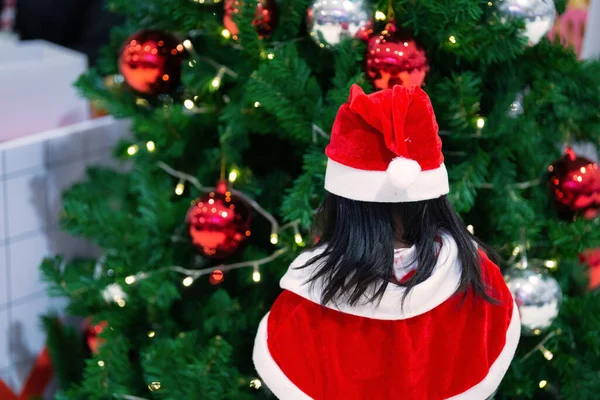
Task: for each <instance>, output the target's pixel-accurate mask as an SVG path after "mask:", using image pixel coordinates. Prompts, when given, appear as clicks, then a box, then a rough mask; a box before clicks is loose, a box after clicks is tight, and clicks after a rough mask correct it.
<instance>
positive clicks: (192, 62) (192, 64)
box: [188, 60, 196, 68]
mask: <svg viewBox="0 0 600 400" xmlns="http://www.w3.org/2000/svg"><path fill="white" fill-rule="evenodd" d="M188 65H189V66H190V67H191V68H193V67H194V65H196V60H190V61H189V62H188Z"/></svg>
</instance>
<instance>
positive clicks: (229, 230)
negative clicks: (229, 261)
mask: <svg viewBox="0 0 600 400" xmlns="http://www.w3.org/2000/svg"><path fill="white" fill-rule="evenodd" d="M250 217H251V214H250V209H249V208H248V205H247V204H246V203H245V202H244V201H242V200H241V199H237V198H236V197H235V196H233V195H232V193H231V192H229V191H228V189H227V184H226V183H225V182H224V181H221V182H219V184H218V185H217V188H216V190H215V191H214V192H211V193H209V194H207V195H206V196H203V197H201V198H199V199H197V200H196V201H194V203H193V204H192V207H191V208H190V209H189V211H188V213H187V223H188V224H189V232H190V236H191V238H192V241H193V243H194V245H195V246H196V247H197V249H198V251H199V252H200V253H201V254H202V255H204V256H205V257H208V258H212V259H215V260H219V259H223V258H227V257H229V256H231V255H232V254H233V253H235V252H236V250H237V249H238V248H239V247H240V245H241V244H242V242H243V241H244V240H245V239H246V238H247V237H248V236H250V231H249V228H250Z"/></svg>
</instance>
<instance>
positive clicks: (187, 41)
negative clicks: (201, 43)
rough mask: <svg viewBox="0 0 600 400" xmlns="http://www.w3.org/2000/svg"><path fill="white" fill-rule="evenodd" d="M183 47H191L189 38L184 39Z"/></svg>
mask: <svg viewBox="0 0 600 400" xmlns="http://www.w3.org/2000/svg"><path fill="white" fill-rule="evenodd" d="M183 47H185V48H186V49H188V50H189V49H191V48H192V42H191V41H190V40H189V39H185V40H184V41H183Z"/></svg>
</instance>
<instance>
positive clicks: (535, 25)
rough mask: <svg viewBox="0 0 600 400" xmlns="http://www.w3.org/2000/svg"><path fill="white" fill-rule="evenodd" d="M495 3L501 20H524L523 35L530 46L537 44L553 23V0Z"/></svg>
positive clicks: (503, 0) (554, 10) (516, 0)
mask: <svg viewBox="0 0 600 400" xmlns="http://www.w3.org/2000/svg"><path fill="white" fill-rule="evenodd" d="M496 5H497V10H498V13H499V14H500V17H501V20H502V19H505V18H521V19H523V20H524V21H525V32H524V35H525V37H527V40H528V41H529V45H530V46H534V45H536V44H538V42H539V41H540V40H542V38H543V37H544V36H545V35H546V34H547V33H548V32H550V29H552V26H553V25H554V18H555V16H556V7H555V6H554V1H553V0H497V1H496Z"/></svg>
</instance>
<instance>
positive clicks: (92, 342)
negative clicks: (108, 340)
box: [83, 318, 108, 354]
mask: <svg viewBox="0 0 600 400" xmlns="http://www.w3.org/2000/svg"><path fill="white" fill-rule="evenodd" d="M106 328H108V322H106V321H101V322H99V323H98V324H96V325H93V324H92V320H91V318H86V319H85V320H84V321H83V330H84V336H85V341H86V342H87V345H88V348H89V349H90V351H91V352H92V354H98V350H99V349H100V346H102V344H104V342H105V340H104V339H102V338H99V337H98V335H100V334H101V333H102V331H103V330H104V329H106Z"/></svg>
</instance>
